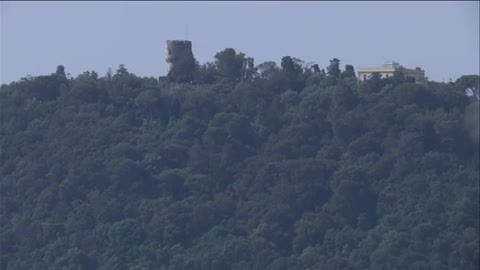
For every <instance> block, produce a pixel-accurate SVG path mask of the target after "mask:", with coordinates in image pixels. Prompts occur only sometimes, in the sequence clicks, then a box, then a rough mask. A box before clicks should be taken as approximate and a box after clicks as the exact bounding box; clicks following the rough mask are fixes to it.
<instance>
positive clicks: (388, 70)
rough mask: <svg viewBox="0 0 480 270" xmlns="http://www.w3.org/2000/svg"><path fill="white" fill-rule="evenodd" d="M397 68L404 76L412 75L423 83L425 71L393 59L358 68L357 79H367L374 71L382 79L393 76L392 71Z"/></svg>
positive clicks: (418, 81)
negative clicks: (376, 65) (374, 65)
mask: <svg viewBox="0 0 480 270" xmlns="http://www.w3.org/2000/svg"><path fill="white" fill-rule="evenodd" d="M397 70H401V71H403V74H404V75H405V76H406V77H413V78H415V81H416V82H417V83H425V82H426V78H425V71H424V70H422V69H421V68H419V67H417V68H415V69H409V68H404V67H402V66H401V65H400V64H399V63H397V62H395V61H387V62H385V64H383V65H382V66H381V67H366V68H359V69H358V79H359V80H360V81H365V80H368V79H370V78H371V77H372V75H373V74H374V73H378V74H379V75H380V76H381V78H382V79H384V78H388V77H391V76H393V73H394V72H395V71H397Z"/></svg>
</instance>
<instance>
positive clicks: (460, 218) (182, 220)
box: [0, 49, 479, 270]
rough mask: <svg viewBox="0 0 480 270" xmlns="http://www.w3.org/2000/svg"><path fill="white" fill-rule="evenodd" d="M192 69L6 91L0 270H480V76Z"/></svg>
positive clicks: (239, 59) (221, 61)
mask: <svg viewBox="0 0 480 270" xmlns="http://www.w3.org/2000/svg"><path fill="white" fill-rule="evenodd" d="M175 75H178V74H174V75H172V76H175ZM181 75H185V74H180V75H178V77H176V78H183V77H187V78H189V79H191V78H193V80H192V81H191V83H182V82H181V80H176V79H175V77H172V78H170V81H171V82H162V81H161V80H160V81H159V80H157V79H155V78H145V77H138V76H136V75H134V74H132V73H130V72H128V70H127V69H126V68H125V67H124V66H123V65H121V66H120V67H119V68H118V70H117V71H116V72H115V73H113V74H112V73H110V72H109V73H108V74H106V75H105V76H104V77H100V76H99V75H98V74H97V73H96V72H94V71H90V72H89V71H87V72H85V73H83V74H81V75H79V76H77V77H75V78H73V77H71V76H68V75H66V74H65V70H64V67H63V66H59V67H58V68H57V70H56V72H55V73H53V74H51V75H48V76H38V77H27V78H23V79H21V80H19V81H17V82H13V83H10V84H8V85H2V86H1V91H0V105H1V115H0V117H1V121H0V124H1V126H0V132H1V134H0V135H1V153H0V159H1V164H0V165H1V189H0V195H1V209H0V210H1V211H0V223H1V224H0V226H1V227H0V256H1V265H0V267H1V269H9V270H10V269H59V270H60V269H62V270H63V269H75V270H77V269H78V270H79V269H82V270H83V269H85V270H90V269H112V270H122V269H132V270H139V269H189V270H197V269H198V270H204V269H205V270H234V269H235V270H240V269H242V270H243V269H252V270H257V269H258V270H264V269H270V270H274V269H275V270H287V269H288V270H291V269H299V270H300V269H301V270H304V269H312V270H313V269H342V270H346V269H389V270H390V269H418V270H420V269H422V270H424V269H437V270H441V269H445V270H451V269H462V270H464V269H478V266H479V197H478V196H479V151H478V148H479V140H478V109H479V102H478V100H477V99H476V98H475V97H471V96H467V95H465V89H466V88H471V89H474V88H475V87H477V88H478V76H464V77H462V78H460V79H459V80H457V81H456V82H455V83H435V82H429V83H428V85H420V84H415V82H414V80H412V79H411V78H405V77H404V76H403V74H401V72H400V73H397V74H395V76H393V77H390V78H387V79H381V78H379V76H377V75H375V76H373V78H371V79H370V80H368V81H366V82H364V83H360V82H358V81H357V79H356V78H355V71H354V68H353V66H351V65H346V66H345V68H344V69H342V68H341V65H340V60H338V59H333V60H332V61H331V62H330V63H329V65H328V66H327V67H326V71H325V70H323V69H320V68H319V66H318V65H314V66H312V67H309V66H307V65H305V64H304V63H303V62H302V61H300V60H298V59H295V58H292V57H288V56H287V57H284V58H282V60H281V64H280V65H277V64H276V63H274V62H266V63H262V64H260V65H258V66H255V65H254V64H253V59H252V58H249V57H246V56H245V55H244V54H241V53H237V52H235V50H233V49H226V50H224V51H222V52H219V53H218V54H217V55H216V56H215V61H214V62H212V63H207V64H204V65H198V64H196V66H195V70H194V73H193V75H192V76H193V77H192V76H183V77H182V76H181ZM477 88H475V89H477Z"/></svg>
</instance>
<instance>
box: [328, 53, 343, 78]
mask: <svg viewBox="0 0 480 270" xmlns="http://www.w3.org/2000/svg"><path fill="white" fill-rule="evenodd" d="M340 72H341V71H340V60H339V59H337V58H333V59H332V60H330V65H329V66H328V68H327V73H328V74H329V75H331V76H333V77H335V78H339V77H340Z"/></svg>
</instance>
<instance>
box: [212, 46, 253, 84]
mask: <svg viewBox="0 0 480 270" xmlns="http://www.w3.org/2000/svg"><path fill="white" fill-rule="evenodd" d="M215 59H216V61H215V65H216V67H217V70H218V74H219V75H220V77H221V78H223V79H225V80H226V81H228V82H238V81H240V80H241V79H242V77H243V76H244V74H245V67H246V59H245V54H243V53H239V54H237V53H236V52H235V50H234V49H232V48H228V49H225V50H223V51H221V52H218V53H217V54H216V55H215Z"/></svg>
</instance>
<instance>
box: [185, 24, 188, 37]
mask: <svg viewBox="0 0 480 270" xmlns="http://www.w3.org/2000/svg"><path fill="white" fill-rule="evenodd" d="M185 36H186V38H187V39H186V40H188V24H187V25H186V26H185Z"/></svg>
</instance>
